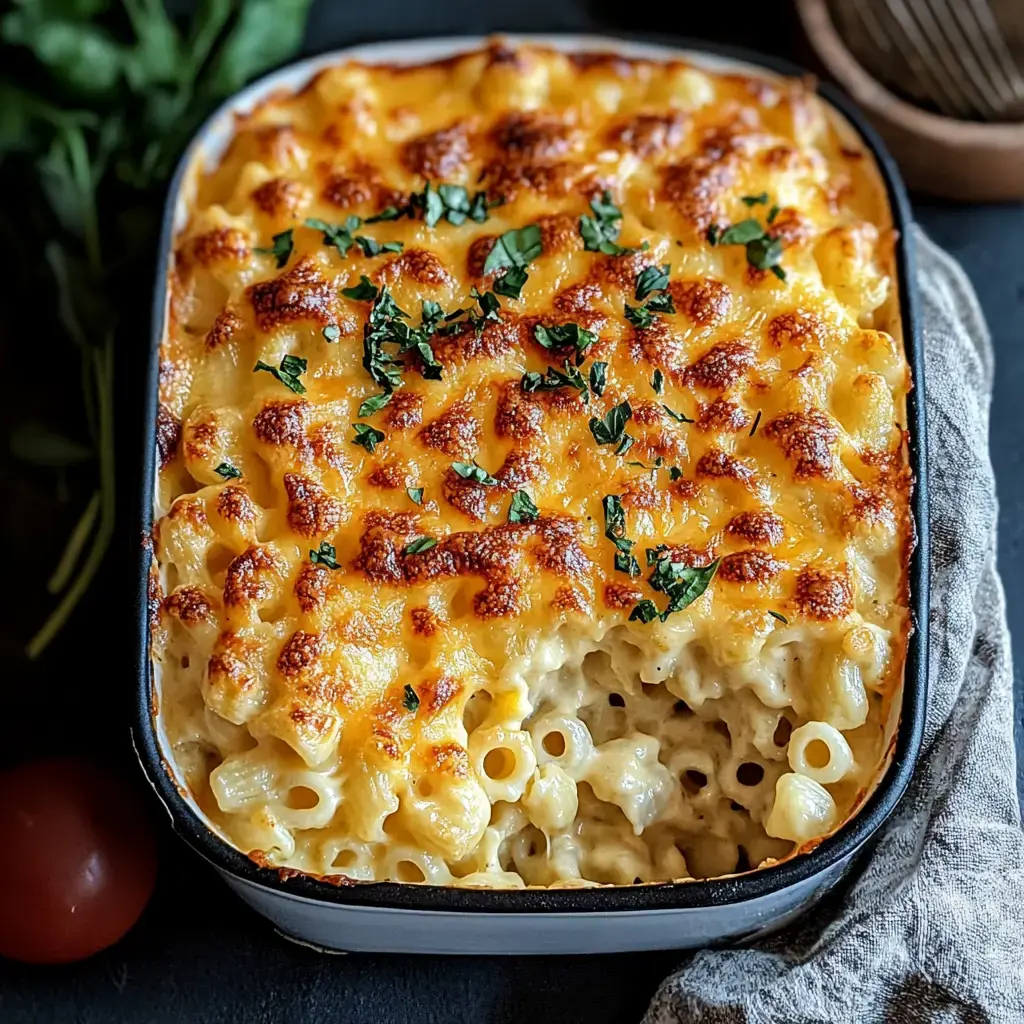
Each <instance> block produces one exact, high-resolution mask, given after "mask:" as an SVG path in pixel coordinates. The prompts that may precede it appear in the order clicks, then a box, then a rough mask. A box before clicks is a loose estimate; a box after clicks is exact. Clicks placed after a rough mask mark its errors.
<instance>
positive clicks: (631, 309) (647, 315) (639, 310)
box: [623, 302, 658, 330]
mask: <svg viewBox="0 0 1024 1024" xmlns="http://www.w3.org/2000/svg"><path fill="white" fill-rule="evenodd" d="M623 311H624V313H625V315H626V319H627V320H628V321H629V322H630V323H631V324H632V325H633V326H634V327H636V328H638V329H639V330H645V329H646V328H648V327H650V326H651V324H653V323H654V321H655V320H657V319H658V318H657V317H656V316H655V315H654V314H653V313H652V312H651V311H650V309H648V308H647V306H631V305H629V303H628V302H627V303H624V306H623Z"/></svg>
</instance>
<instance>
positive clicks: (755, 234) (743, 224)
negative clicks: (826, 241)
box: [705, 193, 786, 281]
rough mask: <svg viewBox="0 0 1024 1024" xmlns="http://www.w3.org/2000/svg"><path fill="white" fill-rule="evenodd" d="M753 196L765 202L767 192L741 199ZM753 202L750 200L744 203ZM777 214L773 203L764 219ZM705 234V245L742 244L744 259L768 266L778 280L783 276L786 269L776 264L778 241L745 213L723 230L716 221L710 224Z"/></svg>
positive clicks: (779, 251) (758, 266) (779, 255)
mask: <svg viewBox="0 0 1024 1024" xmlns="http://www.w3.org/2000/svg"><path fill="white" fill-rule="evenodd" d="M747 199H753V200H755V201H756V202H757V203H767V202H768V195H767V193H764V194H763V195H760V196H744V197H743V201H744V202H746V201H747ZM747 205H748V206H753V205H754V203H747ZM778 215H779V208H778V206H773V207H772V208H771V209H770V210H769V211H768V217H767V221H768V223H769V224H771V223H772V222H773V221H774V220H775V218H776V217H777V216H778ZM705 237H706V238H707V240H708V244H709V245H742V246H744V247H745V248H746V253H747V263H749V264H750V265H751V266H752V267H755V268H756V269H757V270H770V271H771V272H772V273H773V274H774V275H775V276H776V277H777V278H778V279H779V280H780V281H785V280H786V272H785V270H783V269H782V267H781V266H780V263H781V262H782V241H781V240H780V239H778V238H772V237H771V235H769V234H768V232H767V231H766V230H765V228H764V226H763V225H762V224H761V223H760V222H759V221H756V220H754V219H753V218H752V217H748V218H747V219H746V220H741V221H739V222H738V223H737V224H733V225H731V226H730V227H727V228H726V229H725V230H724V231H723V230H721V229H720V228H719V227H718V225H717V224H712V225H711V226H710V227H709V228H708V230H707V232H706V234H705Z"/></svg>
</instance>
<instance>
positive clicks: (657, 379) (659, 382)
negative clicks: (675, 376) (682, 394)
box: [651, 370, 665, 395]
mask: <svg viewBox="0 0 1024 1024" xmlns="http://www.w3.org/2000/svg"><path fill="white" fill-rule="evenodd" d="M651 387H652V388H654V393H655V394H656V395H660V394H661V392H662V390H663V389H664V387H665V374H663V373H662V372H661V370H655V371H654V376H653V377H652V378H651Z"/></svg>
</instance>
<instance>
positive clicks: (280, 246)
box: [253, 228, 293, 270]
mask: <svg viewBox="0 0 1024 1024" xmlns="http://www.w3.org/2000/svg"><path fill="white" fill-rule="evenodd" d="M292 248H293V243H292V229H291V228H288V230H287V231H282V232H281V233H280V234H279V235H274V238H273V245H270V246H267V247H266V248H259V247H257V248H255V249H253V252H255V253H259V254H260V255H261V256H273V257H274V258H275V259H276V260H277V269H278V270H280V269H281V268H282V267H283V266H284V265H285V264H286V263H287V262H288V261H289V260H290V259H291V256H292Z"/></svg>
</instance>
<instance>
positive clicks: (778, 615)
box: [768, 608, 789, 626]
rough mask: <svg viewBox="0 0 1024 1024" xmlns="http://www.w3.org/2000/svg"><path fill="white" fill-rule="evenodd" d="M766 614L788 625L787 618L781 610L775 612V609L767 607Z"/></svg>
mask: <svg viewBox="0 0 1024 1024" xmlns="http://www.w3.org/2000/svg"><path fill="white" fill-rule="evenodd" d="M768 614H769V615H770V616H771V617H772V618H773V619H778V620H779V622H781V623H783V624H784V625H786V626H788V625H789V619H787V618H786V616H785V615H783V614H782V612H775V611H772V610H771V608H769V609H768Z"/></svg>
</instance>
